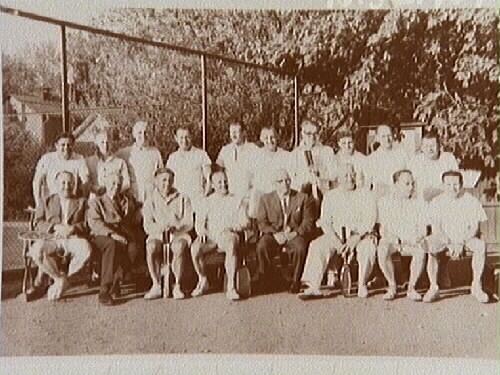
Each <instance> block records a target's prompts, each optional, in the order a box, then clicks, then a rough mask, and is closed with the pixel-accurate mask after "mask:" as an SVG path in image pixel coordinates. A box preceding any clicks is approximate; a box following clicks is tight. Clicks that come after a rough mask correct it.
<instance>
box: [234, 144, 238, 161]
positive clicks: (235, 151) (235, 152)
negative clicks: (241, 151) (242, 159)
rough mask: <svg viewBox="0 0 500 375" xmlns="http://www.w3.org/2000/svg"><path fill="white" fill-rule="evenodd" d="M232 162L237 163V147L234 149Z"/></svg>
mask: <svg viewBox="0 0 500 375" xmlns="http://www.w3.org/2000/svg"><path fill="white" fill-rule="evenodd" d="M234 161H238V147H235V148H234Z"/></svg>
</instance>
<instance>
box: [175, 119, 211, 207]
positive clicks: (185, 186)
mask: <svg viewBox="0 0 500 375" xmlns="http://www.w3.org/2000/svg"><path fill="white" fill-rule="evenodd" d="M175 141H176V142H177V145H178V146H179V149H178V150H177V151H175V152H173V153H172V154H170V155H169V157H168V160H167V163H166V167H167V168H168V169H171V170H172V171H173V172H174V174H175V180H174V186H175V188H176V189H177V191H179V192H180V193H183V194H185V195H187V196H188V197H189V199H190V200H191V204H192V205H193V208H194V210H195V211H197V209H198V206H199V202H200V201H201V199H202V198H203V197H204V196H206V195H207V194H208V191H209V189H210V168H211V163H212V162H211V160H210V157H209V156H208V154H207V153H206V152H205V151H203V150H201V149H199V148H197V147H194V146H193V144H192V142H191V134H190V131H189V129H187V128H183V127H180V128H178V129H177V130H176V132H175Z"/></svg>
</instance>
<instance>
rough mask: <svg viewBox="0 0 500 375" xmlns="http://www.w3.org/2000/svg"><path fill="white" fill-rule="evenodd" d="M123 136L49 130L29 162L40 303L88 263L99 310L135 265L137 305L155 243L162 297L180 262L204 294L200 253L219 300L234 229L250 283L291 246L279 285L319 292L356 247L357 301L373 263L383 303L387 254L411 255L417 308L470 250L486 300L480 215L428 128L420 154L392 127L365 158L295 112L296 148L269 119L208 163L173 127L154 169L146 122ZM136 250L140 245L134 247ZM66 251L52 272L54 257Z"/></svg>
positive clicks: (273, 278) (179, 276) (349, 140)
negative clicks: (255, 134)
mask: <svg viewBox="0 0 500 375" xmlns="http://www.w3.org/2000/svg"><path fill="white" fill-rule="evenodd" d="M132 133H133V137H134V140H135V142H134V144H133V145H132V146H130V147H127V148H124V149H121V150H118V151H117V152H116V153H113V152H112V145H111V139H110V138H109V137H108V135H107V134H106V132H102V133H99V134H97V135H96V138H95V144H96V154H95V155H93V156H91V157H89V158H87V159H85V158H83V157H82V156H80V155H78V154H76V153H74V152H73V143H74V139H73V137H72V135H71V134H66V133H65V134H62V135H60V136H59V137H58V139H57V141H56V143H55V146H56V151H55V152H52V153H48V154H46V155H44V156H43V157H42V158H41V159H40V161H39V163H38V165H37V168H36V172H35V176H34V179H33V192H34V199H35V203H36V214H35V224H36V227H37V229H38V230H40V231H43V232H46V233H48V234H49V235H51V236H52V237H51V238H48V239H45V240H40V241H37V242H35V243H34V245H33V246H31V249H30V256H31V257H32V258H33V259H34V261H35V263H36V264H37V265H38V268H39V272H38V274H37V277H36V280H35V285H36V286H37V287H39V288H40V289H42V288H44V285H46V284H47V283H46V280H45V278H46V277H45V276H44V275H48V276H49V277H50V278H51V279H52V280H53V283H52V285H51V286H50V287H49V289H48V293H47V296H48V298H49V299H53V300H56V299H59V298H61V296H62V295H63V293H64V292H65V290H67V288H68V285H69V281H68V280H69V278H70V277H71V276H72V275H73V274H75V273H76V272H78V271H79V270H80V269H81V268H82V267H83V265H84V264H85V263H86V262H87V261H88V260H89V258H91V259H93V261H94V262H95V263H96V264H97V266H96V268H97V271H98V273H99V280H100V281H99V282H100V292H99V301H100V302H101V303H102V304H104V305H111V304H113V302H114V299H115V298H116V297H117V296H119V295H120V293H121V292H120V284H121V282H122V281H123V280H124V279H127V278H133V277H136V274H137V273H138V272H140V268H141V267H140V266H141V264H143V263H145V264H146V265H147V268H148V271H149V275H150V278H151V281H152V286H151V288H150V289H149V291H148V292H147V293H146V294H145V295H144V298H145V299H155V298H159V297H161V296H162V288H161V271H160V270H161V267H162V247H163V245H164V244H165V243H169V244H170V250H171V252H172V262H171V263H172V264H171V267H172V271H173V274H174V279H175V283H174V286H173V291H172V294H173V297H174V298H175V299H183V298H184V297H185V292H186V291H185V290H183V288H182V282H183V279H184V270H185V268H186V257H187V256H191V259H192V263H193V265H194V270H195V272H196V274H197V277H198V282H197V285H196V287H195V288H194V290H193V291H192V292H191V295H192V296H200V295H203V294H204V293H205V292H206V291H207V290H208V289H209V282H208V278H207V272H206V256H207V255H209V254H210V253H213V252H214V251H218V252H223V253H224V254H225V258H224V267H225V271H226V274H227V288H226V296H227V298H228V299H230V300H237V299H239V298H240V296H239V294H238V291H237V287H236V283H235V279H236V273H237V269H238V267H239V265H240V262H241V258H242V248H243V246H242V245H243V243H242V241H243V240H242V239H243V236H242V235H241V233H242V232H243V231H245V230H251V229H255V228H256V229H257V231H258V236H257V238H258V239H257V242H256V255H257V263H258V267H257V272H256V274H255V275H254V277H253V282H254V283H255V284H256V286H257V287H258V288H259V289H261V288H262V289H267V288H271V287H273V286H274V285H275V284H276V282H277V278H278V277H277V274H278V273H277V269H276V268H277V267H276V264H275V263H276V262H275V261H274V258H275V256H276V255H277V254H278V253H281V252H282V251H283V250H284V251H286V252H287V253H288V254H289V259H290V263H291V264H290V267H291V272H292V276H291V281H290V282H289V284H288V289H289V291H290V293H300V291H301V287H302V286H305V290H304V291H303V293H302V294H301V296H306V297H308V296H321V295H322V292H321V291H320V286H321V283H322V280H323V278H324V275H325V272H326V271H327V270H328V269H331V268H332V266H331V264H332V262H331V260H332V258H334V257H335V256H336V255H337V256H338V255H344V254H345V253H346V252H354V251H355V252H356V257H357V261H358V264H359V272H358V274H359V281H358V296H359V297H360V298H366V297H368V295H369V291H368V287H367V282H368V279H369V277H370V274H371V273H372V270H373V267H374V265H375V264H376V263H377V258H378V264H379V267H380V269H381V271H382V273H383V275H384V277H385V278H386V280H387V283H388V287H387V292H386V293H385V295H384V299H386V300H392V299H394V298H395V297H396V292H397V288H396V281H395V275H394V265H393V258H392V255H393V254H394V253H401V255H408V256H411V257H412V260H411V265H410V277H409V283H408V291H407V297H408V298H410V299H412V300H415V301H419V300H422V299H423V300H424V301H426V302H431V301H435V300H436V299H438V298H439V283H438V269H439V266H440V264H442V262H443V260H442V259H445V258H443V257H442V256H441V254H443V253H446V254H449V255H450V256H451V257H459V256H461V254H462V253H463V252H464V251H465V250H469V251H472V253H473V256H472V267H473V282H472V286H471V293H472V294H473V295H474V296H475V297H476V298H477V299H478V300H479V301H480V302H483V303H484V302H487V301H488V296H487V294H486V293H485V292H484V291H483V289H482V286H481V277H482V273H483V269H484V266H485V258H486V245H485V242H484V241H483V240H482V239H481V238H480V236H479V223H480V222H481V221H485V220H486V215H485V213H484V210H483V208H482V205H481V203H480V202H479V201H478V200H477V199H476V198H474V197H473V196H472V195H470V194H469V193H466V192H464V189H463V176H462V174H461V173H460V172H459V171H458V163H457V161H456V159H455V157H454V156H453V155H452V154H450V153H447V152H442V151H441V150H440V142H439V137H438V135H437V134H435V133H432V132H430V133H427V134H425V135H424V137H423V140H422V146H421V151H420V152H418V153H416V154H414V155H410V154H408V153H407V152H406V151H405V150H404V149H403V148H402V147H401V146H400V145H399V144H398V143H396V142H395V138H394V134H393V129H392V128H391V127H390V126H387V125H381V126H379V127H378V128H377V131H376V139H377V142H378V144H379V147H378V148H377V149H376V150H375V151H374V152H372V153H371V154H370V155H368V156H365V155H364V154H362V153H360V152H358V151H356V150H355V149H354V141H355V137H354V135H353V134H352V133H351V132H350V131H349V130H341V131H339V132H338V133H337V145H338V151H337V152H336V153H335V152H334V151H333V149H332V148H331V147H330V146H327V145H323V144H321V143H320V141H319V127H318V125H317V124H315V123H313V122H312V121H309V120H306V121H304V122H303V123H302V126H301V142H300V144H299V146H297V147H296V148H295V149H294V150H292V151H291V152H288V151H285V150H283V149H281V148H280V147H279V146H278V143H279V142H278V135H277V132H276V131H275V129H273V128H272V127H264V128H263V129H262V130H261V134H260V141H261V143H262V146H261V147H259V146H257V145H255V144H254V143H251V142H247V141H246V139H245V131H244V129H243V127H242V125H241V124H240V123H231V124H230V126H229V137H230V140H231V141H230V143H229V144H227V145H225V146H223V147H222V149H221V150H220V153H219V155H218V157H217V160H216V163H215V165H212V162H211V160H210V157H209V156H208V154H207V153H206V152H205V151H203V150H201V149H199V148H196V147H195V146H193V144H192V142H191V135H190V131H189V129H187V128H178V129H177V130H176V132H175V140H176V142H177V144H178V150H177V151H175V152H173V153H172V154H170V155H169V156H168V158H167V160H166V163H165V164H164V163H163V160H162V157H161V154H160V152H159V151H158V150H157V149H156V148H154V147H150V146H148V145H147V144H146V143H147V124H146V123H145V122H137V123H136V124H135V125H134V126H133V130H132ZM141 249H144V250H145V251H144V253H143V252H142V251H141ZM61 256H62V257H66V258H67V257H69V258H70V263H69V268H68V270H67V271H66V270H61V267H59V265H58V262H57V258H58V257H61ZM426 259H427V274H428V278H429V281H430V288H429V290H428V291H427V292H426V293H425V295H424V296H423V298H422V296H421V295H420V294H419V293H418V292H417V290H416V284H417V281H418V279H419V277H420V276H421V274H422V273H423V270H424V268H425V265H426Z"/></svg>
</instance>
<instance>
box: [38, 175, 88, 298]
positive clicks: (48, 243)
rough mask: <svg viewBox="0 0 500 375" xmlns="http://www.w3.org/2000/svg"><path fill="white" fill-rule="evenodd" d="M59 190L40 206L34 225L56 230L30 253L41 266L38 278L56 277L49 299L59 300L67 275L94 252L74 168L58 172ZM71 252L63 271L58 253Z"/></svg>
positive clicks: (77, 268)
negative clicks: (75, 186)
mask: <svg viewBox="0 0 500 375" xmlns="http://www.w3.org/2000/svg"><path fill="white" fill-rule="evenodd" d="M55 182H56V184H57V187H58V192H57V194H53V195H50V196H49V197H48V198H46V199H45V200H44V201H43V204H40V205H38V206H37V209H36V214H35V228H36V229H37V230H39V231H41V232H46V233H50V234H53V236H54V239H50V240H39V241H35V243H34V244H33V245H32V246H31V248H30V254H29V255H30V256H31V257H32V258H33V261H34V262H35V263H36V265H37V266H38V275H37V281H38V282H36V283H35V284H38V286H40V283H41V276H42V275H43V274H44V273H45V274H47V275H49V276H50V277H51V278H52V279H54V284H52V286H51V287H50V288H49V291H48V293H47V297H48V299H49V300H57V299H59V298H60V297H61V295H62V294H63V292H64V291H65V290H66V289H67V287H68V282H67V278H68V277H70V276H71V275H73V274H75V273H76V272H78V271H79V270H80V269H81V268H82V267H83V265H84V264H85V262H86V261H87V259H88V257H89V256H90V253H91V248H90V244H89V243H88V241H87V240H86V239H85V238H84V236H85V234H86V228H85V199H84V198H76V197H75V196H74V195H73V191H74V184H75V178H74V176H73V174H72V173H71V172H67V171H62V172H59V173H57V174H56V176H55ZM67 255H69V256H70V263H69V269H68V273H67V274H65V273H64V272H62V271H60V270H59V268H58V265H57V262H56V258H57V257H58V256H67Z"/></svg>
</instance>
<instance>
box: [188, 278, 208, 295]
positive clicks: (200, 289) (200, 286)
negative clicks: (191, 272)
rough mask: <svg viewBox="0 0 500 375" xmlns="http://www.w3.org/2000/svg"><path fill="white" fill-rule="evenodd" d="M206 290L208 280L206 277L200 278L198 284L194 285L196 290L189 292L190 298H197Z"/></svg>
mask: <svg viewBox="0 0 500 375" xmlns="http://www.w3.org/2000/svg"><path fill="white" fill-rule="evenodd" d="M207 290H208V280H207V278H206V277H202V278H200V280H199V281H198V284H197V285H196V288H194V290H193V291H192V292H191V296H192V297H199V296H201V295H203V294H205V292H206V291H207Z"/></svg>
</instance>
